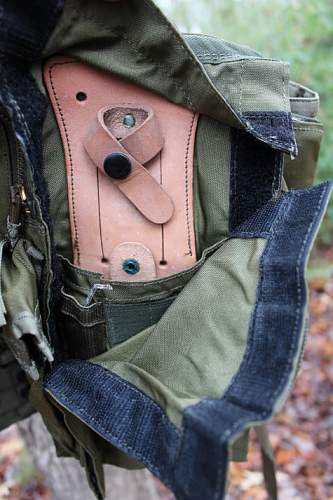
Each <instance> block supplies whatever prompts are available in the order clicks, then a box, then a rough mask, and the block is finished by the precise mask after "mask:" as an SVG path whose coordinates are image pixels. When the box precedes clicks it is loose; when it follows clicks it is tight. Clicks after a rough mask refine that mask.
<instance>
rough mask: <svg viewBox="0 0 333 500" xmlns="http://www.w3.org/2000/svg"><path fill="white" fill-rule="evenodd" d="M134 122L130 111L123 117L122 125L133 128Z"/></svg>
mask: <svg viewBox="0 0 333 500" xmlns="http://www.w3.org/2000/svg"><path fill="white" fill-rule="evenodd" d="M135 124H136V120H135V116H134V115H132V113H127V115H125V116H124V119H123V125H124V127H126V128H133V127H134V126H135Z"/></svg>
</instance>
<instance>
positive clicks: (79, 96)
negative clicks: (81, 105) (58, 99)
mask: <svg viewBox="0 0 333 500" xmlns="http://www.w3.org/2000/svg"><path fill="white" fill-rule="evenodd" d="M76 99H77V101H80V102H82V101H85V100H86V99H87V94H86V93H85V92H78V93H77V94H76Z"/></svg>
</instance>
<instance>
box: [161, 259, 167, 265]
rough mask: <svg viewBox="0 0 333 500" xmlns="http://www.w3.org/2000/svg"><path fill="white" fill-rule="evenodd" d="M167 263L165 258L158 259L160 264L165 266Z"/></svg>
mask: <svg viewBox="0 0 333 500" xmlns="http://www.w3.org/2000/svg"><path fill="white" fill-rule="evenodd" d="M167 264H168V263H167V261H166V260H160V266H166V265H167Z"/></svg>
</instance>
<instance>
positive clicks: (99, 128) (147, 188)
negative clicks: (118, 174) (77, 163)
mask: <svg viewBox="0 0 333 500" xmlns="http://www.w3.org/2000/svg"><path fill="white" fill-rule="evenodd" d="M123 107H124V106H122V108H123ZM119 108H121V107H120V106H119ZM110 111H111V110H110V108H102V109H100V110H99V112H98V114H97V120H96V122H95V123H94V124H93V125H92V127H91V129H90V131H89V133H88V135H87V137H86V139H85V141H84V147H85V150H86V151H87V153H88V155H89V157H90V159H91V160H92V161H93V162H94V164H95V165H96V166H97V167H98V168H99V169H100V170H101V171H102V172H103V173H104V174H105V171H104V161H105V159H106V158H107V156H108V155H110V154H112V153H122V154H124V155H126V156H127V157H128V159H129V161H130V163H131V167H132V168H131V172H130V174H129V175H128V177H126V178H125V179H114V178H110V181H111V182H113V184H115V185H116V186H117V187H118V188H119V189H120V191H121V192H122V193H123V194H124V195H125V196H126V197H127V198H128V200H129V201H131V202H132V203H133V205H135V207H136V208H137V209H138V210H139V211H140V212H141V213H142V215H144V216H145V217H146V218H147V219H148V220H150V221H151V222H154V223H155V224H164V223H166V222H168V221H169V220H170V219H171V217H172V215H173V213H174V205H173V202H172V200H171V199H170V197H169V195H168V194H167V193H166V192H165V190H164V189H163V187H162V186H161V185H160V184H159V183H158V182H157V181H156V180H155V179H154V178H153V177H152V175H150V173H149V172H148V170H147V169H146V168H145V167H144V166H143V165H142V163H140V161H138V159H140V160H141V161H143V162H147V161H149V160H151V159H152V158H153V157H155V156H156V155H157V154H158V153H159V152H160V151H161V149H162V147H163V138H162V136H161V133H160V132H159V128H158V124H157V120H156V118H155V117H154V114H153V111H152V110H151V109H150V110H146V112H147V116H148V118H147V119H146V120H145V121H144V122H143V123H142V124H141V125H140V126H139V127H138V128H137V129H136V130H134V131H133V132H132V133H129V134H128V135H127V136H126V137H124V138H120V140H119V139H118V138H116V137H115V136H114V135H113V133H112V132H111V130H110V129H109V128H108V127H107V125H106V123H105V117H106V116H107V114H108V113H110ZM147 145H149V149H147Z"/></svg>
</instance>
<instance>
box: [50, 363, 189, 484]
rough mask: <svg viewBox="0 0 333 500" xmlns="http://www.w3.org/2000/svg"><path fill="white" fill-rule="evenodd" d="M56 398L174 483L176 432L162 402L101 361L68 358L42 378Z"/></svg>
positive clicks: (167, 481) (114, 442) (165, 479)
mask: <svg viewBox="0 0 333 500" xmlns="http://www.w3.org/2000/svg"><path fill="white" fill-rule="evenodd" d="M45 387H46V389H47V390H48V391H49V392H50V393H51V394H52V395H53V396H54V397H55V399H56V400H57V401H58V402H59V403H60V404H61V405H63V406H64V407H65V408H67V409H68V410H69V411H71V412H72V413H73V414H74V415H76V416H77V417H79V418H80V419H81V420H82V421H83V422H85V423H87V425H89V427H91V428H92V429H93V430H95V431H96V432H97V433H98V434H99V435H100V436H102V437H103V438H104V439H106V441H108V442H109V443H112V444H113V445H114V446H116V447H117V448H119V449H120V450H122V451H124V452H125V453H128V454H129V455H131V456H132V457H135V458H136V459H137V460H139V461H140V462H142V463H143V464H144V465H145V466H146V467H148V468H149V469H150V470H151V472H153V473H154V474H155V475H156V476H158V477H160V478H161V479H162V480H163V481H164V482H165V484H167V485H168V486H170V487H172V486H173V485H172V467H173V464H174V462H175V460H176V456H177V454H178V451H179V446H180V438H181V436H180V431H179V430H178V429H177V428H176V427H175V426H174V425H173V424H172V423H171V422H170V420H169V419H168V417H167V416H166V415H165V413H164V412H163V410H162V409H161V408H160V406H159V405H158V404H157V403H155V401H153V400H152V399H151V398H149V397H148V396H146V395H145V394H144V393H143V392H141V391H139V390H138V389H137V388H136V387H134V386H133V385H131V384H130V383H128V382H127V381H125V380H123V379H121V378H120V377H119V376H117V375H116V374H114V373H112V372H110V371H109V370H106V369H105V368H103V367H101V366H100V365H95V364H93V363H90V362H89V361H79V360H71V361H67V362H64V363H61V364H59V365H58V366H57V367H56V368H54V369H53V371H52V372H51V374H50V375H49V376H48V378H47V379H46V381H45Z"/></svg>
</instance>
